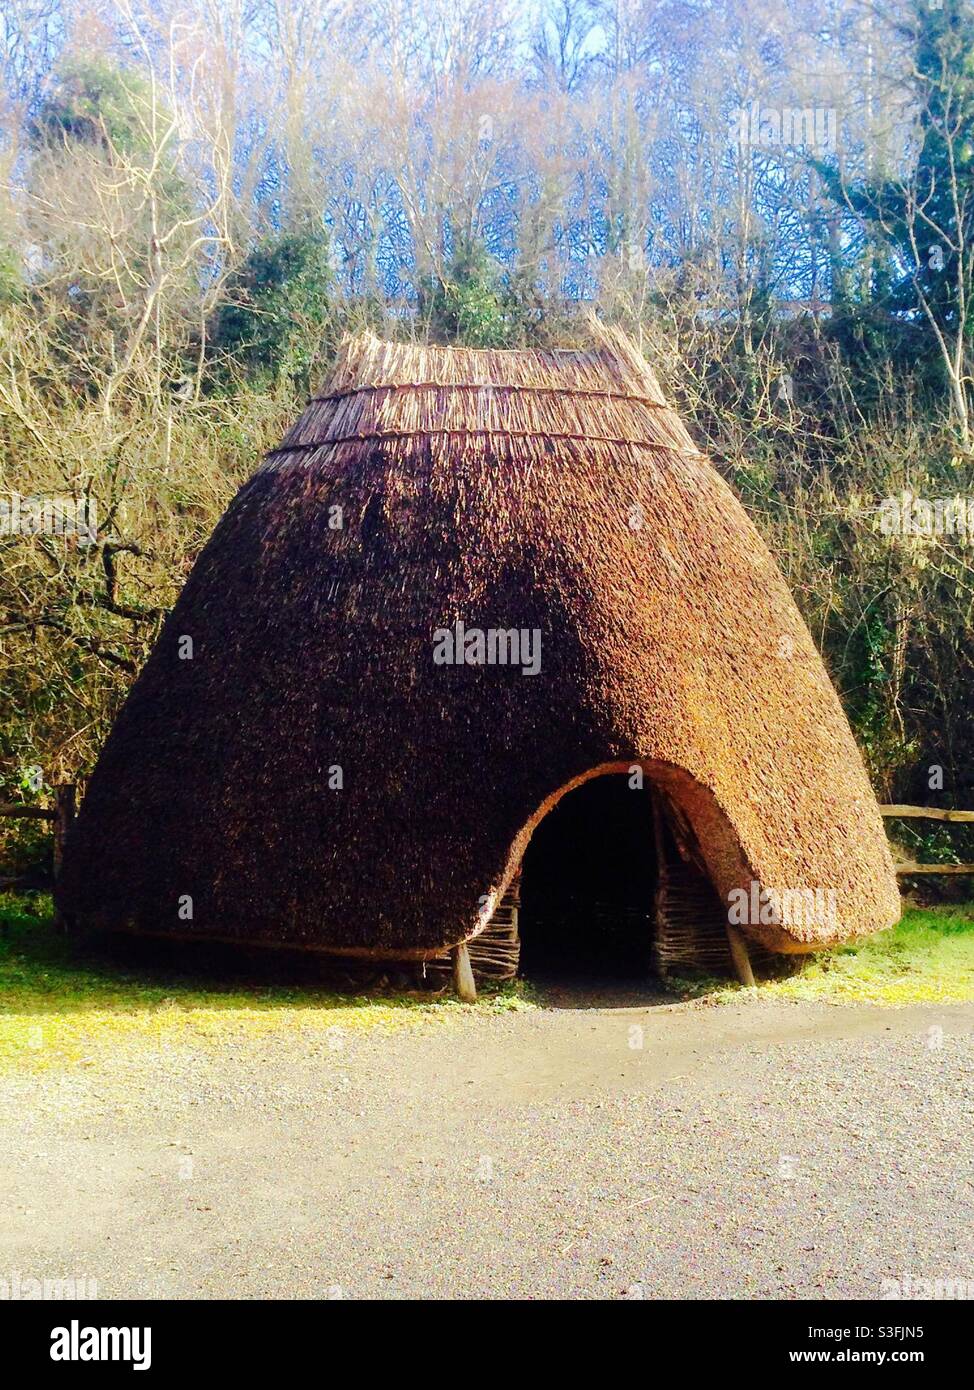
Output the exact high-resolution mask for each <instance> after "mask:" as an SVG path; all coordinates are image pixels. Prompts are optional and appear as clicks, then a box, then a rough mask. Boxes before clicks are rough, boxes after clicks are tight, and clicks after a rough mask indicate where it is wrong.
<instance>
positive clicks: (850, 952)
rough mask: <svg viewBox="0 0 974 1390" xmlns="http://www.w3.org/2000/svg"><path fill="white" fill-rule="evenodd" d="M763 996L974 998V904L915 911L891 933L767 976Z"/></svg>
mask: <svg viewBox="0 0 974 1390" xmlns="http://www.w3.org/2000/svg"><path fill="white" fill-rule="evenodd" d="M760 992H761V994H762V996H764V997H767V998H778V999H818V1000H826V1001H828V1000H831V1001H833V1002H835V1003H854V1002H859V1003H868V1004H893V1005H896V1004H946V1003H964V1002H969V1001H972V1000H974V904H967V905H964V906H960V907H958V906H954V905H951V906H949V907H930V908H911V909H910V910H908V911H907V912H906V913H905V914H904V916H903V919H902V921H900V922H899V924H898V925H897V926H895V927H891V928H890V930H889V931H884V932H879V933H877V934H876V935H875V936H869V937H865V938H863V940H861V941H858V942H852V943H850V944H849V945H848V946H841V947H838V948H837V949H836V950H833V951H825V952H823V953H822V954H821V955H816V956H810V957H808V958H807V959H805V960H804V961H803V963H802V966H801V968H800V969H799V970H797V971H796V973H795V974H793V975H789V976H787V977H785V978H784V979H779V980H770V981H766V982H765V983H763V984H762V985H761V986H760Z"/></svg>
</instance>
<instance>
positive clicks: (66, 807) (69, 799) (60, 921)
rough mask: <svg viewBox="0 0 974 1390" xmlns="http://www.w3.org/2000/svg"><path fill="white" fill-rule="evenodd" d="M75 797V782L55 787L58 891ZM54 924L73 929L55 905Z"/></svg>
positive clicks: (55, 866)
mask: <svg viewBox="0 0 974 1390" xmlns="http://www.w3.org/2000/svg"><path fill="white" fill-rule="evenodd" d="M74 798H75V786H74V783H73V782H62V783H61V785H60V786H58V787H55V788H54V889H55V892H57V885H58V880H59V879H60V877H61V865H62V863H63V861H64V842H65V840H66V839H67V837H68V831H69V830H70V829H71V822H72V821H73V820H74ZM54 925H55V927H56V928H57V930H58V931H62V932H67V931H70V929H71V922H70V920H69V919H68V918H67V917H65V916H64V914H63V913H62V912H61V909H60V908H59V907H57V906H55V914H54Z"/></svg>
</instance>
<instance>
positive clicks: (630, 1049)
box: [0, 996, 974, 1298]
mask: <svg viewBox="0 0 974 1390" xmlns="http://www.w3.org/2000/svg"><path fill="white" fill-rule="evenodd" d="M558 1003H559V1004H560V1006H559V1007H554V1008H550V1009H544V1010H537V1011H534V1012H524V1013H515V1014H511V1015H507V1016H490V1017H488V1016H478V1015H477V1014H476V1013H472V1014H466V1015H463V1016H459V1015H458V1020H457V1022H456V1023H454V1024H452V1025H443V1024H437V1025H426V1026H423V1027H421V1028H419V1029H414V1030H409V1031H404V1032H398V1033H394V1034H391V1035H384V1036H383V1035H377V1034H363V1035H348V1036H347V1037H341V1036H338V1037H335V1036H332V1037H328V1036H326V1035H324V1034H322V1033H321V1032H318V1033H313V1032H307V1031H304V1030H303V1031H301V1032H300V1033H297V1034H294V1035H288V1036H279V1035H275V1036H271V1037H269V1038H264V1039H262V1040H250V1041H248V1040H246V1039H244V1040H241V1041H240V1042H238V1043H226V1042H224V1043H221V1044H220V1045H219V1047H218V1048H213V1047H208V1048H206V1049H205V1050H203V1049H200V1050H196V1051H194V1050H193V1049H192V1048H190V1047H186V1048H170V1049H167V1050H166V1051H164V1052H162V1053H158V1052H157V1053H147V1052H146V1051H144V1050H142V1051H139V1052H136V1053H133V1054H131V1055H125V1056H121V1057H119V1058H118V1059H117V1060H115V1061H113V1063H112V1066H111V1068H110V1070H109V1069H107V1068H105V1069H100V1068H94V1069H92V1068H88V1069H74V1070H72V1071H68V1072H62V1073H60V1074H57V1075H55V1074H52V1073H46V1074H40V1075H36V1076H19V1077H12V1078H11V1077H8V1078H5V1079H3V1080H2V1081H0V1115H2V1117H3V1119H2V1122H0V1145H2V1152H3V1155H4V1161H3V1173H2V1180H0V1203H2V1211H3V1219H2V1231H0V1277H2V1278H9V1277H10V1276H11V1275H12V1274H19V1275H20V1276H21V1277H22V1278H27V1277H31V1278H58V1277H75V1278H82V1277H84V1278H87V1279H92V1280H95V1281H97V1289H98V1294H99V1295H100V1296H102V1297H107V1298H116V1297H136V1298H205V1297H231V1298H234V1297H239V1298H266V1297H289V1298H290V1297H298V1298H304V1297H308V1298H321V1297H344V1298H361V1297H367V1298H375V1297H379V1298H382V1297H385V1298H390V1297H391V1298H395V1297H412V1298H446V1297H463V1298H498V1297H516V1298H548V1297H570V1298H638V1297H643V1298H652V1297H663V1298H682V1297H709V1298H721V1297H755V1298H793V1297H803V1298H808V1297H811V1298H817V1297H843V1298H845V1297H848V1298H862V1297H866V1298H871V1297H877V1296H879V1295H880V1294H881V1292H882V1291H883V1285H882V1281H883V1279H887V1278H902V1277H904V1276H912V1277H913V1278H945V1279H951V1278H952V1279H958V1278H962V1279H967V1280H970V1281H972V1288H974V1006H972V1005H954V1006H944V1007H939V1008H938V1007H933V1006H930V1007H922V1008H921V1007H917V1008H909V1009H899V1010H881V1009H875V1008H867V1007H858V1008H837V1007H829V1006H824V1005H809V1004H780V1003H776V1004H766V1003H763V1002H761V1001H760V1000H753V1001H749V1002H746V1003H742V1004H740V1005H738V1004H734V1005H727V1006H722V1007H704V1006H700V1005H692V1004H691V1005H687V1004H680V1005H670V1006H666V1007H647V1006H646V1005H645V1004H644V1005H642V1006H628V1005H626V1004H625V1002H624V1001H621V1000H612V999H609V1000H608V1001H606V1000H605V999H603V1000H602V1007H596V1006H595V1003H594V1001H592V1000H584V999H575V1000H573V999H572V998H571V997H570V996H565V997H562V998H561V999H560V1000H559V1001H558Z"/></svg>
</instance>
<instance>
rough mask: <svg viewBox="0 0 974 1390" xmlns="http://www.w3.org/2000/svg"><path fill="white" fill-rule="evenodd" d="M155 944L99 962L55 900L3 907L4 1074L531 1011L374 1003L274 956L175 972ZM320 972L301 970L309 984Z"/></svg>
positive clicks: (510, 994)
mask: <svg viewBox="0 0 974 1390" xmlns="http://www.w3.org/2000/svg"><path fill="white" fill-rule="evenodd" d="M143 944H144V943H138V948H137V949H136V950H135V952H134V953H129V952H126V953H125V954H123V955H122V956H113V955H109V954H106V953H105V952H104V951H102V950H98V951H93V950H91V949H90V948H86V947H82V946H80V945H79V944H78V943H76V942H75V941H73V940H71V939H69V938H66V937H64V936H61V935H59V934H58V933H56V932H55V931H54V928H53V914H52V910H51V905H50V900H49V899H30V900H28V899H24V898H18V897H14V896H12V895H9V894H8V895H3V896H0V1068H2V1067H7V1068H9V1067H11V1066H16V1067H18V1068H22V1067H26V1068H29V1069H30V1070H44V1069H46V1068H48V1067H52V1066H62V1065H65V1064H80V1065H91V1064H94V1063H95V1062H97V1061H98V1060H99V1059H100V1058H103V1057H105V1056H106V1055H108V1054H110V1052H111V1050H112V1049H116V1048H117V1047H118V1046H119V1045H120V1044H127V1043H131V1044H133V1045H137V1044H139V1043H144V1044H150V1045H152V1046H155V1047H167V1046H189V1047H194V1046H202V1045H207V1044H214V1043H218V1042H221V1041H224V1040H227V1039H240V1040H243V1039H247V1038H254V1037H261V1036H265V1035H268V1034H272V1033H277V1032H283V1031H286V1032H288V1033H289V1034H294V1033H296V1032H297V1033H302V1034H304V1035H305V1036H307V1037H308V1038H309V1040H315V1039H318V1040H320V1041H321V1043H322V1044H323V1045H331V1044H333V1043H334V1041H335V1040H336V1038H338V1037H340V1035H341V1033H342V1032H346V1031H347V1032H360V1031H362V1030H366V1029H371V1030H380V1031H392V1030H394V1029H399V1028H406V1027H415V1026H422V1025H428V1024H448V1023H450V1022H453V1021H456V1020H457V1019H459V1018H461V1017H463V1015H464V1014H465V1013H466V1012H468V1011H469V1010H471V1009H476V1010H479V1011H481V1012H482V1013H490V1012H507V1011H510V1010H514V1009H522V1008H530V1007H531V1004H530V1002H529V1001H528V999H527V998H526V997H525V995H524V992H523V991H522V990H521V989H520V987H518V986H513V987H507V988H501V989H496V990H483V991H481V997H480V999H479V1000H478V1002H477V1003H476V1004H473V1005H470V1004H461V1003H460V1001H459V1000H458V999H456V998H454V997H453V996H452V994H449V993H446V994H443V995H442V996H436V995H430V994H426V993H421V992H409V991H399V992H396V993H392V992H388V991H383V990H381V989H379V990H370V992H369V994H368V996H366V995H364V994H355V993H348V992H343V991H339V990H338V989H335V988H329V987H320V986H319V985H317V984H315V983H310V984H309V983H307V982H303V983H302V981H301V978H300V977H299V976H297V977H294V976H293V973H292V977H291V978H289V977H288V972H287V968H286V967H282V966H281V964H280V963H279V962H278V961H277V960H275V958H274V955H273V954H272V953H262V955H261V958H260V959H257V960H254V959H253V958H248V957H240V956H239V955H238V956H236V957H234V956H233V955H232V953H229V952H227V953H224V954H223V955H222V957H221V967H220V969H219V970H214V969H213V968H212V964H211V966H210V967H209V968H207V967H206V966H205V964H204V965H201V964H199V963H198V961H199V959H200V958H198V957H196V956H194V957H193V964H191V965H190V966H189V967H186V966H184V965H182V964H176V965H174V964H173V963H172V961H173V956H174V954H176V955H178V954H179V953H178V951H176V950H175V948H174V946H171V945H170V946H168V947H166V948H164V951H163V952H162V953H160V952H159V951H155V952H153V950H152V948H151V947H150V948H149V951H148V953H147V952H146V951H144V950H142V946H143ZM184 954H185V953H184ZM167 955H168V959H167V958H166V957H167ZM228 963H230V964H229V965H228ZM316 964H317V962H309V961H308V958H307V957H305V958H304V959H303V961H302V962H301V965H302V967H303V974H304V976H305V981H306V977H307V975H308V973H309V970H312V971H313V970H314V968H315V965H316Z"/></svg>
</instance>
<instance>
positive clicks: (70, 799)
mask: <svg viewBox="0 0 974 1390" xmlns="http://www.w3.org/2000/svg"><path fill="white" fill-rule="evenodd" d="M74 812H75V785H74V783H73V782H64V783H62V784H61V785H60V786H58V787H55V788H54V805H53V806H23V805H21V804H19V803H18V802H11V803H7V804H4V803H2V802H0V818H6V819H9V820H43V821H48V822H49V823H50V825H51V827H52V830H53V832H54V856H53V869H54V874H53V878H51V879H48V878H46V877H44V876H43V875H39V874H21V875H16V874H14V875H10V874H6V875H4V874H0V890H4V889H7V890H10V889H13V890H14V891H16V890H17V889H26V888H34V889H38V888H39V889H48V890H50V889H52V888H53V887H54V885H55V884H56V883H57V881H58V878H59V876H60V873H61V861H62V859H63V857H64V842H65V840H66V839H67V836H68V830H69V829H70V828H71V822H72V821H73V820H74ZM57 922H58V926H59V927H61V928H62V930H63V929H64V926H65V923H64V922H63V921H62V920H61V915H60V913H58V917H57Z"/></svg>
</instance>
